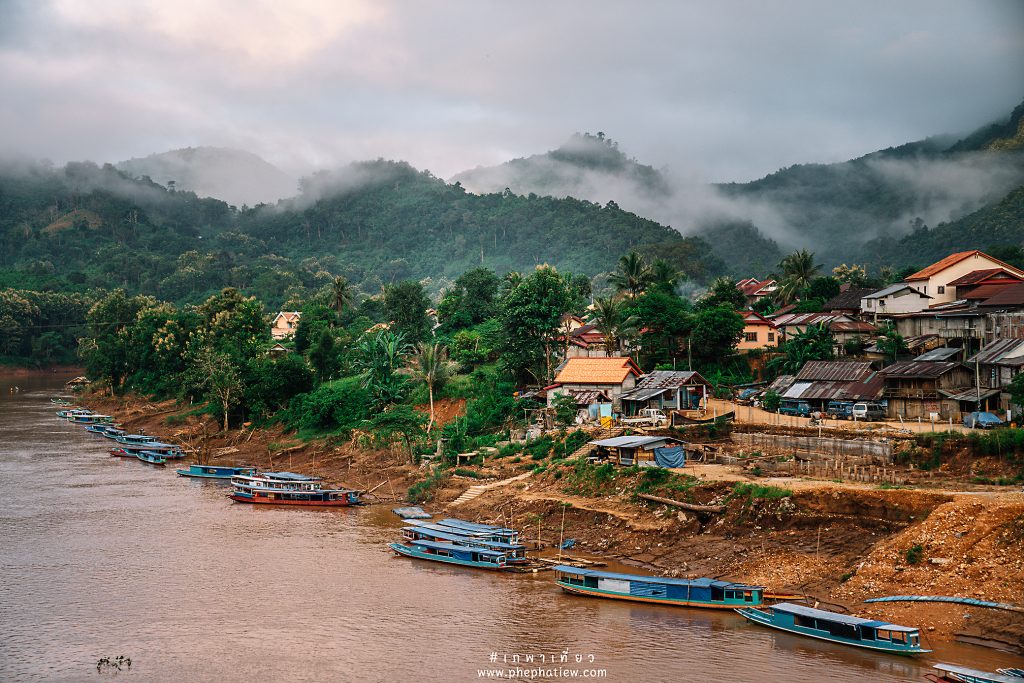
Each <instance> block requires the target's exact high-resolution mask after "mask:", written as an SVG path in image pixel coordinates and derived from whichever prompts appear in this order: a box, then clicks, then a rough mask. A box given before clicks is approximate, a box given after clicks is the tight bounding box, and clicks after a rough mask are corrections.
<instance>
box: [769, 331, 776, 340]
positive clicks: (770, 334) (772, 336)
mask: <svg viewBox="0 0 1024 683" xmlns="http://www.w3.org/2000/svg"><path fill="white" fill-rule="evenodd" d="M768 341H770V342H773V341H775V333H774V332H769V333H768Z"/></svg>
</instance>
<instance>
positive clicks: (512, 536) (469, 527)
mask: <svg viewBox="0 0 1024 683" xmlns="http://www.w3.org/2000/svg"><path fill="white" fill-rule="evenodd" d="M438 524H440V525H441V526H446V527H449V528H451V529H455V533H458V534H465V533H484V532H487V533H489V534H490V535H491V537H492V538H494V540H496V541H504V542H505V543H518V542H519V532H518V531H516V530H515V529H506V528H505V527H501V526H495V525H493V524H477V523H476V522H467V521H466V520H464V519H455V518H451V517H448V518H445V519H442V520H440V521H439V522H438Z"/></svg>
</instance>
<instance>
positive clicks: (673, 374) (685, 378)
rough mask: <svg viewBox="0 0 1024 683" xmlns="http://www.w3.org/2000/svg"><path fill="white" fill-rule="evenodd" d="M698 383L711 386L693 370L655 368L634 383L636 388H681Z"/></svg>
mask: <svg viewBox="0 0 1024 683" xmlns="http://www.w3.org/2000/svg"><path fill="white" fill-rule="evenodd" d="M699 384H704V385H707V386H711V385H710V384H709V383H708V381H707V380H706V379H704V378H703V377H701V376H700V373H698V372H697V371H695V370H655V371H653V372H649V373H647V374H646V375H644V376H643V377H641V378H640V380H639V381H638V382H637V383H636V388H637V389H682V388H683V387H692V386H696V385H699Z"/></svg>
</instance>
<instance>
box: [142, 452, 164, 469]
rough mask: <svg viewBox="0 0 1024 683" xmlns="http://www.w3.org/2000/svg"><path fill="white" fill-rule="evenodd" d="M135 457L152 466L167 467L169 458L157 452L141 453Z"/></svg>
mask: <svg viewBox="0 0 1024 683" xmlns="http://www.w3.org/2000/svg"><path fill="white" fill-rule="evenodd" d="M135 457H137V458H138V459H139V460H141V461H142V462H148V463H149V464H150V465H161V466H163V465H166V464H167V458H166V457H164V456H163V455H162V454H160V453H157V452H156V451H139V452H138V453H137V454H136V455H135Z"/></svg>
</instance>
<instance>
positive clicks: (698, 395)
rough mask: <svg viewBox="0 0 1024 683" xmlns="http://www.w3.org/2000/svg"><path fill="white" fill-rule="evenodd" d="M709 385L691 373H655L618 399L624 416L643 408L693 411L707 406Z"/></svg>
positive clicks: (689, 371) (678, 371)
mask: <svg viewBox="0 0 1024 683" xmlns="http://www.w3.org/2000/svg"><path fill="white" fill-rule="evenodd" d="M711 391H712V388H711V384H710V383H709V382H708V381H707V380H706V379H704V378H703V377H701V376H700V373H698V372H695V371H692V370H655V371H654V372H650V373H648V374H646V375H644V376H643V377H641V378H640V380H639V381H638V382H637V385H636V387H634V388H633V389H631V390H629V391H626V392H624V393H623V394H622V395H621V396H620V397H619V398H620V400H621V402H622V412H623V414H624V415H636V414H638V413H639V412H640V411H641V410H643V409H645V408H658V409H659V410H663V411H665V412H666V414H667V413H668V411H670V410H697V409H699V408H701V407H702V406H703V405H705V404H706V403H707V398H708V396H710V395H711Z"/></svg>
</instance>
